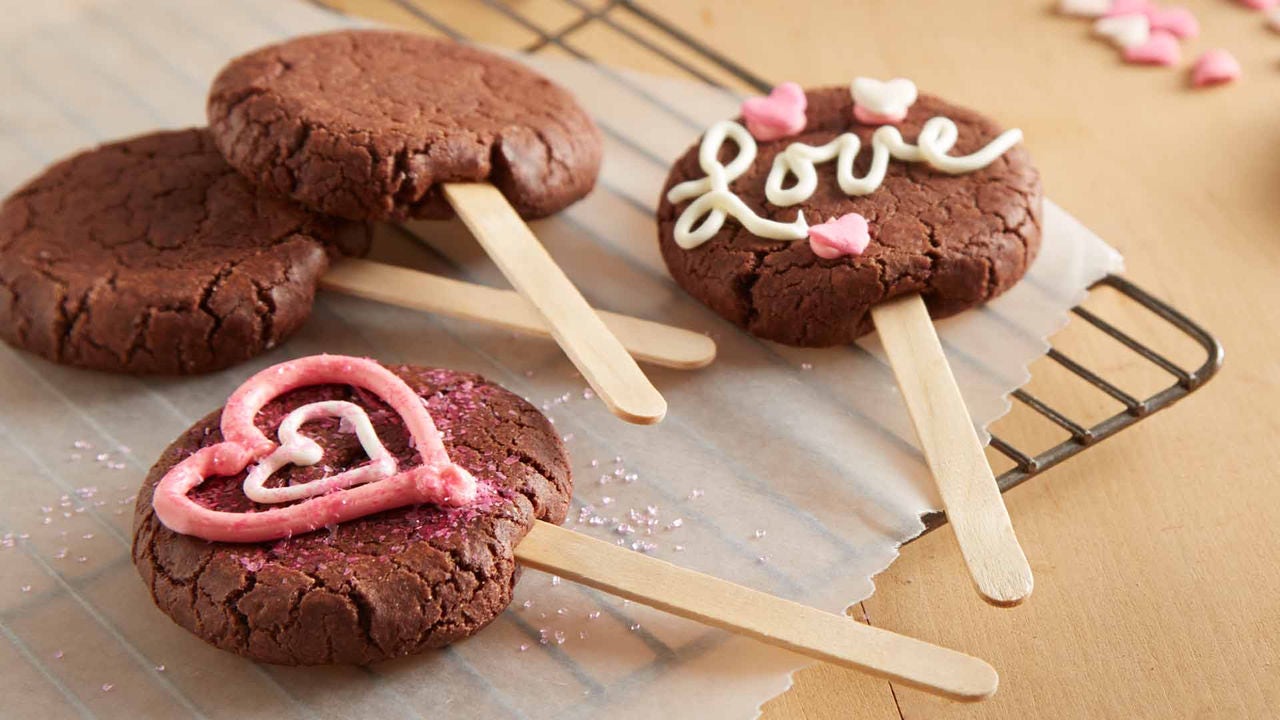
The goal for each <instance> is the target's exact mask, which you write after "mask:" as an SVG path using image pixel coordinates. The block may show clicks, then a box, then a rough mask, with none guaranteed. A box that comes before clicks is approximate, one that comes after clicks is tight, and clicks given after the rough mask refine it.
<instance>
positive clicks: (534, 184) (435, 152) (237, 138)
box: [208, 30, 603, 220]
mask: <svg viewBox="0 0 1280 720" xmlns="http://www.w3.org/2000/svg"><path fill="white" fill-rule="evenodd" d="M208 116H209V125H210V127H211V128H212V130H213V133H214V136H215V137H216V138H217V142H218V147H219V148H220V149H221V150H222V152H223V154H224V155H225V156H226V158H227V160H228V161H229V162H230V163H231V164H232V165H233V166H235V167H236V168H237V169H239V170H240V171H241V172H243V173H244V174H245V175H246V176H247V177H249V178H251V179H252V180H253V181H254V182H256V183H257V184H259V185H262V186H264V187H269V188H273V189H275V190H276V191H278V192H280V193H282V194H285V195H289V196H291V197H293V198H295V199H297V200H299V201H301V202H302V203H304V204H305V205H307V206H308V207H312V208H315V209H316V210H319V211H322V212H325V213H328V214H331V215H337V216H340V217H346V218H351V219H356V220H387V219H395V220H403V219H406V218H410V217H413V218H446V217H451V216H452V215H453V213H452V210H451V209H450V208H449V206H448V204H447V203H446V202H445V200H444V198H443V196H442V195H441V191H440V187H439V186H440V183H445V182H490V183H492V184H493V185H495V186H496V187H497V188H498V189H499V190H501V191H502V192H503V194H504V195H506V197H507V199H508V200H509V201H510V202H511V204H512V205H513V206H514V207H515V208H516V210H517V211H518V212H519V213H520V214H521V215H523V216H525V217H527V218H535V217H543V216H546V215H550V214H552V213H554V212H556V211H558V210H560V209H562V208H564V207H565V206H567V205H569V204H570V203H572V202H574V201H575V200H578V199H579V198H581V197H582V196H584V195H586V194H587V193H588V192H589V191H590V190H591V188H592V187H593V186H594V184H595V179H596V175H597V174H598V173H599V169H600V159H601V152H602V142H603V141H602V138H601V135H600V131H599V130H598V129H597V128H596V126H595V124H594V123H593V122H592V121H591V119H590V117H588V116H587V114H586V113H585V112H583V110H582V109H581V108H579V107H578V105H577V103H576V102H574V99H573V97H572V96H571V95H570V94H569V93H568V92H567V91H565V90H564V89H562V88H560V87H559V86H558V85H555V84H554V83H552V82H551V81H550V80H547V79H546V78H544V77H542V76H540V75H538V74H537V73H535V72H533V71H532V70H529V69H527V68H525V67H524V66H522V65H520V64H518V63H515V62H512V61H509V60H506V59H505V58H502V57H498V56H496V55H493V54H491V53H487V52H484V51H481V50H477V49H475V48H472V47H469V46H466V45H462V44H459V43H455V42H452V41H449V40H440V39H434V38H429V37H425V36H423V35H421V34H415V33H405V32H395V31H387V30H350V31H340V32H333V33H327V34H322V35H312V36H307V37H302V38H297V39H293V40H289V41H286V42H284V43H281V44H278V45H273V46H270V47H266V48H262V49H260V50H256V51H254V52H251V53H249V54H247V55H244V56H242V57H240V58H237V59H235V60H233V61H231V63H230V64H228V65H227V66H226V67H225V68H224V69H223V70H222V72H221V73H220V74H219V75H218V77H217V78H216V79H215V80H214V82H213V86H212V89H211V90H210V93H209V102H208Z"/></svg>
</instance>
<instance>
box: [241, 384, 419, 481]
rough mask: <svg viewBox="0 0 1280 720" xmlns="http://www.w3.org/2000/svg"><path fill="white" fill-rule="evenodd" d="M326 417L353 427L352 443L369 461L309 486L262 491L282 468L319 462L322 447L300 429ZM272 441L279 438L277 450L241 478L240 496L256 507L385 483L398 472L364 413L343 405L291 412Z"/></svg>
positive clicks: (305, 407)
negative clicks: (368, 484) (356, 440)
mask: <svg viewBox="0 0 1280 720" xmlns="http://www.w3.org/2000/svg"><path fill="white" fill-rule="evenodd" d="M329 417H332V418H339V419H341V420H345V421H346V422H348V423H350V424H351V425H352V426H353V427H354V428H355V433H356V438H358V439H359V440H360V446H361V447H363V448H364V452H365V454H366V455H368V456H369V462H368V463H367V464H364V465H361V466H360V467H356V468H352V469H350V470H346V471H343V472H340V473H338V474H337V475H330V476H328V477H324V478H321V479H319V480H313V481H311V482H308V483H301V484H298V485H287V486H284V487H274V488H269V487H267V481H268V480H270V479H271V476H272V475H275V474H276V473H277V472H279V470H280V469H281V468H283V467H285V466H287V465H296V466H298V467H308V466H310V465H315V464H316V463H318V462H320V460H321V459H322V458H323V457H324V448H321V447H320V444H319V443H317V442H316V441H315V440H312V439H311V438H309V437H307V436H306V435H303V434H302V431H301V428H302V425H304V424H305V423H308V422H312V421H315V420H319V419H321V418H329ZM276 436H277V437H278V438H279V439H280V446H279V447H277V448H276V449H275V450H274V451H272V453H271V454H270V455H268V456H266V457H265V458H263V459H261V460H259V461H258V463H257V464H256V465H254V466H253V467H252V468H251V469H250V470H249V474H248V475H246V476H245V478H244V486H243V487H244V494H245V497H247V498H249V499H250V500H252V501H254V502H256V503H262V504H264V505H270V504H275V503H286V502H294V501H296V500H304V499H306V498H309V497H315V496H316V495H324V494H325V493H328V492H332V491H334V490H345V489H347V488H349V487H355V486H356V485H363V484H365V483H370V482H376V481H378V480H385V479H387V478H389V477H391V476H392V475H395V474H396V471H397V470H398V468H397V464H396V459H395V458H394V457H393V456H392V455H391V453H390V452H388V451H387V446H386V445H383V444H382V439H381V438H379V437H378V431H377V430H375V429H374V427H373V423H372V422H371V421H370V420H369V413H367V412H365V410H364V408H362V407H360V406H359V405H356V404H355V403H353V402H348V401H346V400H322V401H320V402H313V403H310V404H308V405H303V406H301V407H299V408H297V409H295V410H294V411H293V412H291V413H289V414H288V415H286V416H285V418H284V420H282V421H280V429H279V430H278V431H277V433H276Z"/></svg>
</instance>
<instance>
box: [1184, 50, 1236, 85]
mask: <svg viewBox="0 0 1280 720" xmlns="http://www.w3.org/2000/svg"><path fill="white" fill-rule="evenodd" d="M1243 74H1244V71H1243V70H1242V69H1241V68H1240V61H1239V60H1236V57H1235V56H1234V55H1232V54H1231V53H1230V52H1227V51H1226V50H1223V49H1221V48H1218V49H1216V50H1209V51H1207V52H1205V54H1203V55H1201V56H1200V59H1199V60H1196V64H1195V66H1194V67H1193V68H1192V70H1191V83H1192V84H1193V85H1195V86H1196V87H1208V86H1210V85H1222V84H1224V83H1229V82H1232V81H1234V80H1239V79H1240V76H1241V75H1243Z"/></svg>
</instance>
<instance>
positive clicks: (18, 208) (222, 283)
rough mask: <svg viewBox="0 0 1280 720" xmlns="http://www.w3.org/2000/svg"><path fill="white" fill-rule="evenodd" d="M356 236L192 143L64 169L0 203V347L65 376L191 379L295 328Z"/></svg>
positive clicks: (147, 146)
mask: <svg viewBox="0 0 1280 720" xmlns="http://www.w3.org/2000/svg"><path fill="white" fill-rule="evenodd" d="M368 242H369V239H368V234H367V231H366V230H365V229H364V228H362V227H356V226H354V225H352V224H351V223H347V222H345V221H337V220H332V219H329V218H323V217H321V216H318V215H316V214H314V213H311V212H310V211H307V210H305V209H304V208H302V207H300V206H299V205H297V204H296V203H294V202H292V201H290V200H287V199H285V198H281V197H278V196H275V195H272V194H269V193H267V192H265V191H262V190H258V189H256V188H254V187H253V186H252V185H250V184H249V183H248V181H246V180H245V179H244V178H242V177H241V176H240V175H239V174H238V173H236V172H235V170H233V169H232V168H231V167H230V166H229V165H227V164H226V162H224V161H223V159H222V156H221V155H219V154H218V151H217V149H216V148H215V147H214V145H213V141H212V139H211V138H210V137H209V135H208V134H207V133H206V132H205V131H203V130H181V131H171V132H159V133H154V134H151V135H145V136H141V137H137V138H132V139H129V140H123V141H120V142H116V143H111V144H108V145H103V146H101V147H99V148H95V149H92V150H88V151H85V152H83V153H80V154H78V155H75V156H73V157H71V158H68V159H66V160H63V161H62V162H59V163H57V164H55V165H53V166H52V167H50V168H49V169H48V170H46V171H45V172H44V173H43V174H42V175H40V176H39V177H37V178H35V179H34V180H32V181H30V182H29V183H27V185H25V186H24V187H22V188H20V189H19V190H17V191H16V192H15V193H14V194H13V195H11V196H9V198H8V199H6V200H5V202H4V204H3V205H2V206H0V337H3V339H4V340H5V341H6V342H8V343H10V344H12V345H14V346H17V347H21V348H25V349H27V350H30V351H31V352H34V353H37V354H39V355H42V356H44V357H46V358H48V359H50V360H53V361H54V362H59V363H64V364H68V365H78V366H82V367H89V368H95V369H99V370H111V371H118V372H131V373H166V374H176V373H199V372H207V371H210V370H216V369H219V368H223V367H226V366H229V365H232V364H235V363H237V362H240V361H243V360H246V359H248V358H250V357H253V356H254V355H257V354H259V353H261V352H263V351H265V350H267V349H268V348H270V347H273V346H274V345H276V344H277V343H279V342H281V341H282V340H284V339H285V338H286V337H288V336H289V335H290V334H291V333H292V332H293V331H294V330H296V329H297V328H298V327H299V326H301V325H302V323H303V322H304V321H305V320H306V318H307V316H308V315H309V314H310V312H311V302H312V298H313V296H314V294H315V288H316V283H317V281H318V280H319V278H320V276H321V275H322V274H323V273H324V272H325V270H327V269H328V266H329V256H330V254H333V253H338V252H342V253H346V254H362V253H363V252H365V251H366V250H367V248H368Z"/></svg>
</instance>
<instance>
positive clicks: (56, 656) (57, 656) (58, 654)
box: [53, 650, 64, 660]
mask: <svg viewBox="0 0 1280 720" xmlns="http://www.w3.org/2000/svg"><path fill="white" fill-rule="evenodd" d="M63 654H64V653H63V652H62V651H61V650H54V651H53V659H54V660H61V659H62V656H63Z"/></svg>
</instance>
